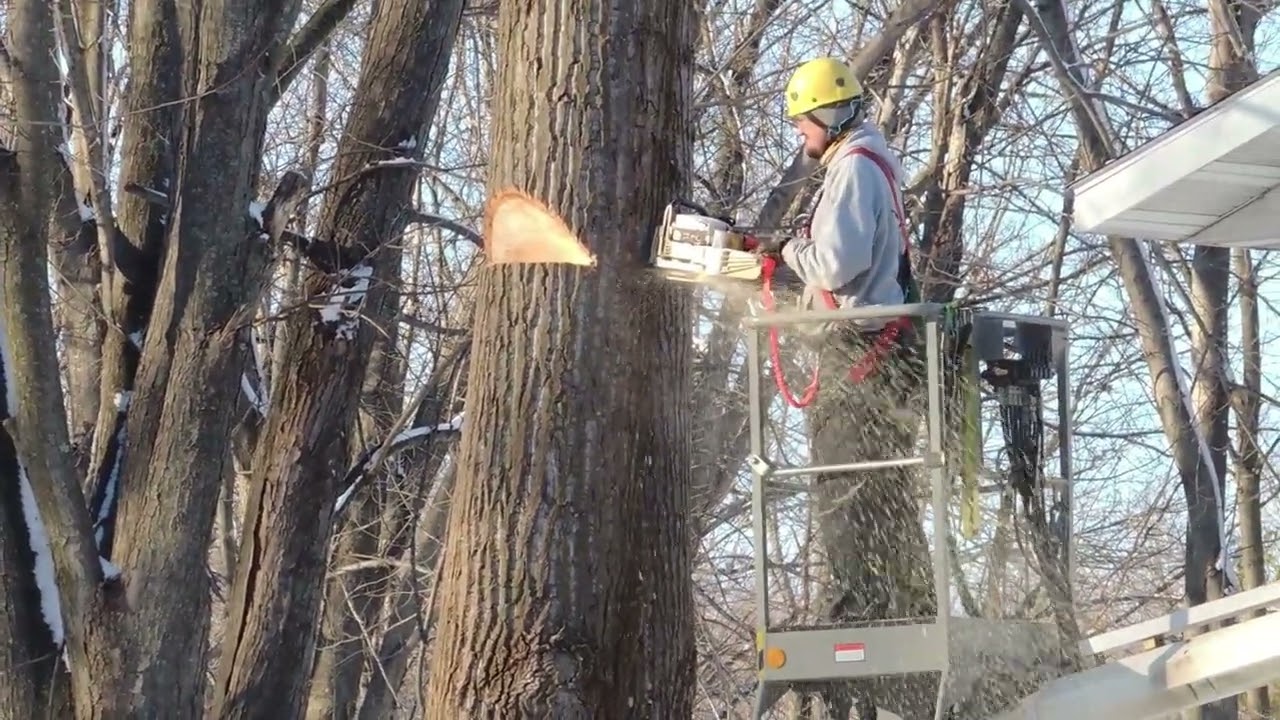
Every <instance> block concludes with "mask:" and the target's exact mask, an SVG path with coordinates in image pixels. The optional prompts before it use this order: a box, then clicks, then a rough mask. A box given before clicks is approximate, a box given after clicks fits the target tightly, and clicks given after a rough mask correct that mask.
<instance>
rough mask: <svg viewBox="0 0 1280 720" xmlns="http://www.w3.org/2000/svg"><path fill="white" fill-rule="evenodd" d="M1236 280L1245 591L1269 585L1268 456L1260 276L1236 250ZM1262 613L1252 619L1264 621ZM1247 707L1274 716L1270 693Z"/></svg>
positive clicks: (1257, 695)
mask: <svg viewBox="0 0 1280 720" xmlns="http://www.w3.org/2000/svg"><path fill="white" fill-rule="evenodd" d="M1232 252H1233V254H1234V256H1235V257H1234V260H1235V263H1234V264H1235V275H1236V277H1238V278H1239V279H1240V329H1241V332H1240V335H1241V337H1240V341H1241V342H1240V344H1241V345H1242V346H1243V355H1244V358H1243V362H1242V363H1241V364H1242V365H1243V366H1244V372H1243V377H1242V378H1241V387H1240V389H1239V390H1238V391H1237V395H1238V400H1237V401H1236V404H1237V407H1238V408H1239V413H1240V415H1239V421H1238V422H1237V425H1236V465H1235V480H1236V516H1237V517H1238V518H1239V519H1240V582H1241V585H1243V588H1242V589H1244V590H1252V589H1253V588H1256V587H1261V586H1263V585H1265V584H1267V568H1266V545H1264V544H1263V539H1262V497H1261V495H1262V477H1263V474H1262V473H1263V469H1264V467H1265V457H1266V456H1265V455H1264V452H1265V451H1264V450H1263V449H1262V448H1261V447H1260V446H1259V440H1258V438H1259V437H1260V432H1261V429H1262V427H1261V413H1262V344H1261V341H1260V339H1259V332H1260V330H1261V328H1260V326H1259V322H1258V276H1257V272H1256V270H1255V269H1254V266H1253V260H1252V258H1250V256H1249V251H1248V250H1243V249H1239V250H1233V251H1232ZM1262 615H1263V612H1261V611H1259V612H1257V613H1255V614H1252V615H1251V617H1261V616H1262ZM1245 703H1246V707H1248V709H1249V711H1250V712H1252V713H1255V714H1256V716H1257V717H1268V716H1269V715H1270V714H1271V696H1270V692H1269V690H1268V688H1266V687H1260V688H1255V689H1253V690H1250V691H1249V692H1248V694H1247V695H1246V697H1245Z"/></svg>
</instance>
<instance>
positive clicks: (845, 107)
mask: <svg viewBox="0 0 1280 720" xmlns="http://www.w3.org/2000/svg"><path fill="white" fill-rule="evenodd" d="M805 117H807V118H809V119H810V120H812V121H813V122H814V123H816V124H818V125H820V126H821V127H823V128H824V129H826V131H827V139H829V140H834V139H835V138H837V137H839V136H840V135H842V134H843V133H845V132H846V131H847V130H849V129H850V128H852V127H853V126H855V125H857V124H858V123H859V122H861V121H862V118H863V101H862V96H861V95H859V96H858V97H856V98H853V99H852V100H848V101H843V102H838V103H833V104H831V105H828V106H826V107H820V108H815V109H813V110H810V111H809V112H807V113H805Z"/></svg>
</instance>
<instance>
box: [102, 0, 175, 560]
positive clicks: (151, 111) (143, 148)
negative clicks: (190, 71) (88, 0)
mask: <svg viewBox="0 0 1280 720" xmlns="http://www.w3.org/2000/svg"><path fill="white" fill-rule="evenodd" d="M129 14H130V23H129V41H130V42H129V50H130V55H129V64H130V77H129V85H128V87H127V88H126V90H125V94H124V102H123V105H124V108H123V109H124V112H125V117H126V120H125V122H124V123H123V126H122V129H121V153H120V181H121V183H122V184H129V183H137V184H139V185H142V186H143V187H148V188H155V189H157V190H159V191H161V192H166V193H167V192H168V191H170V190H171V189H172V187H173V186H174V184H175V182H176V179H177V178H176V173H177V167H176V165H175V163H176V162H177V152H176V150H177V148H178V147H179V145H180V143H181V125H180V121H181V117H182V112H181V107H182V106H181V104H180V103H179V102H178V99H179V98H180V97H182V55H181V50H180V41H179V37H178V33H179V30H178V10H177V7H176V6H175V5H174V4H173V3H170V2H163V1H162V0H135V1H134V2H131V3H130V6H129ZM82 192H83V191H82ZM168 215H169V210H168V208H163V207H159V206H157V205H155V204H154V203H150V202H148V201H147V200H146V199H145V198H142V197H139V196H137V195H135V194H133V193H120V200H119V205H118V210H117V214H116V218H115V219H116V225H115V227H116V231H117V232H118V234H119V235H118V240H117V242H115V243H113V247H112V248H111V250H112V252H111V255H112V260H113V261H114V265H113V266H112V267H107V268H105V269H103V270H102V277H103V278H107V279H108V282H106V283H104V284H103V287H105V288H108V290H107V292H106V293H105V294H104V296H103V297H102V310H103V311H104V312H105V315H106V319H107V328H106V330H105V332H104V334H103V338H102V346H101V349H100V353H101V354H100V363H101V378H100V380H99V384H98V387H97V390H96V391H97V392H98V393H99V398H98V402H97V403H96V406H97V408H98V415H97V418H96V420H97V422H96V423H95V426H94V430H95V432H94V439H93V450H92V456H91V458H90V462H89V482H90V483H91V485H92V488H93V491H92V492H93V501H92V506H91V507H92V508H93V511H94V513H93V514H94V518H93V519H94V523H95V530H96V531H97V540H98V545H99V547H100V548H101V551H102V553H103V554H104V555H105V556H106V557H111V552H112V548H113V546H114V543H115V523H114V519H115V514H116V511H117V508H118V507H119V505H118V503H119V487H120V485H119V481H120V468H121V467H122V463H123V462H124V458H123V445H124V439H125V434H124V433H125V424H126V419H127V417H128V413H129V405H128V403H124V402H116V398H117V396H121V397H128V396H129V395H131V394H132V392H133V391H134V390H135V388H136V386H135V380H136V377H137V372H138V362H139V360H140V358H141V356H142V342H143V338H144V337H145V334H146V328H147V323H148V321H150V319H151V309H152V306H153V303H154V302H155V292H156V286H157V284H158V283H159V281H160V272H161V267H160V257H161V252H162V251H163V247H164V236H165V223H166V221H167V220H168ZM95 246H96V243H95ZM139 429H140V430H141V428H139Z"/></svg>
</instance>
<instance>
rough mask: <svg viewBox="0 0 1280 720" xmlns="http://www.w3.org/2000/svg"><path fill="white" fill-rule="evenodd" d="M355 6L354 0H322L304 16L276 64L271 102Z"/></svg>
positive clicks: (281, 92)
mask: <svg viewBox="0 0 1280 720" xmlns="http://www.w3.org/2000/svg"><path fill="white" fill-rule="evenodd" d="M355 6H356V0H325V2H324V4H322V5H321V6H320V7H318V8H316V11H315V12H314V13H312V15H311V17H310V18H308V19H307V22H306V24H305V25H303V26H302V29H301V30H299V31H298V32H297V34H296V35H294V36H293V37H292V38H290V39H289V42H288V43H287V44H286V45H285V47H284V50H283V51H282V52H281V53H280V58H279V61H278V62H277V63H276V67H275V72H276V83H275V97H274V98H272V101H273V102H274V101H275V100H277V99H279V98H280V96H282V95H284V93H285V91H286V90H288V89H289V86H290V85H291V84H293V81H294V80H297V79H298V75H300V74H301V73H302V68H303V67H304V66H305V65H306V64H307V59H308V58H310V57H311V54H312V53H314V52H315V51H316V50H317V49H318V48H319V47H320V46H321V45H323V44H324V42H325V40H327V39H329V36H330V35H332V34H333V31H334V30H335V29H337V27H338V23H341V22H342V21H343V20H344V19H345V18H346V17H347V15H348V14H350V13H351V9H352V8H354V7H355Z"/></svg>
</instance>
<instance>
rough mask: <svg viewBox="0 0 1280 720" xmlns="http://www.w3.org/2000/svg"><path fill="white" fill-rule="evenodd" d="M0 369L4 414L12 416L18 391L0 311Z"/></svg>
mask: <svg viewBox="0 0 1280 720" xmlns="http://www.w3.org/2000/svg"><path fill="white" fill-rule="evenodd" d="M0 302H3V301H0ZM0 371H3V373H4V391H5V392H4V394H5V398H4V402H5V410H6V412H5V415H6V417H13V416H14V415H17V414H18V392H17V391H16V390H15V389H14V387H13V385H14V383H13V350H12V348H10V347H9V328H8V327H7V326H6V325H5V321H4V314H3V313H0Z"/></svg>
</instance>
